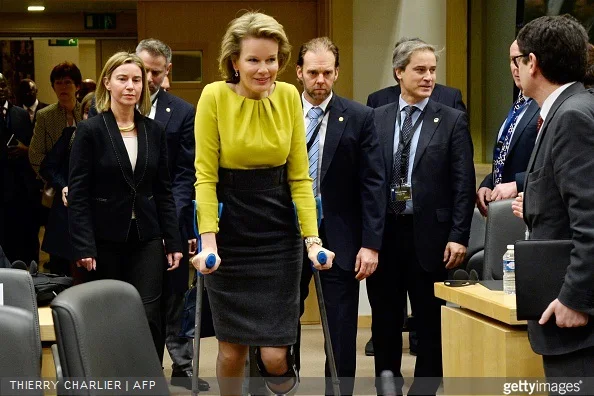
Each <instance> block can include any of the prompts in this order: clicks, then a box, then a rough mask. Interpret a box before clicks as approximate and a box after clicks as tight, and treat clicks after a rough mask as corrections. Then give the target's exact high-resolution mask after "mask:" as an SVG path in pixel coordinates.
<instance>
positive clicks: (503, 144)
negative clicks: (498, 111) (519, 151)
mask: <svg viewBox="0 0 594 396" xmlns="http://www.w3.org/2000/svg"><path fill="white" fill-rule="evenodd" d="M527 103H528V102H527V101H526V97H524V95H523V94H522V92H520V94H519V95H518V99H517V100H516V102H515V103H514V107H513V109H512V111H510V113H509V114H508V117H507V119H506V121H505V124H504V127H503V128H504V129H503V131H502V132H501V136H500V137H499V139H498V141H497V148H496V149H495V155H494V156H493V184H494V185H498V184H499V183H501V179H502V177H503V167H504V165H505V159H506V158H507V153H508V151H509V146H510V144H511V140H512V137H513V135H514V131H515V129H516V124H517V123H518V117H519V116H520V114H522V111H523V110H524V108H525V107H526V105H527Z"/></svg>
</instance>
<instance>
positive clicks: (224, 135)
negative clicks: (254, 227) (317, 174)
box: [194, 81, 318, 236]
mask: <svg viewBox="0 0 594 396" xmlns="http://www.w3.org/2000/svg"><path fill="white" fill-rule="evenodd" d="M194 131H195V132H194V133H195V135H196V161H195V165H196V179H197V180H196V199H197V201H198V228H199V230H200V233H201V234H203V233H207V232H217V231H218V227H217V211H218V200H217V194H216V184H217V183H218V181H219V176H218V170H219V167H222V168H230V169H257V168H269V167H275V166H280V165H283V164H285V163H286V164H287V178H288V182H289V186H290V189H291V196H292V199H293V202H295V205H296V206H297V214H298V217H299V223H300V224H301V232H302V235H305V236H317V235H318V227H317V221H316V208H315V201H314V197H313V191H312V179H311V178H310V177H309V164H308V159H307V149H306V144H305V125H304V121H303V110H302V107H301V98H300V96H299V92H298V91H297V89H296V88H295V87H294V86H293V85H291V84H287V83H283V82H276V87H275V89H274V91H273V92H272V94H271V95H269V96H268V97H267V98H264V99H260V100H254V99H249V98H246V97H244V96H241V95H238V94H236V93H235V92H234V91H233V90H232V89H231V88H230V87H229V86H228V85H227V83H225V82H224V81H218V82H215V83H212V84H208V85H207V86H206V87H204V90H203V91H202V95H201V97H200V100H199V101H198V107H197V109H196V125H195V128H194ZM223 210H225V208H223Z"/></svg>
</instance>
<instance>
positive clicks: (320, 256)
mask: <svg viewBox="0 0 594 396" xmlns="http://www.w3.org/2000/svg"><path fill="white" fill-rule="evenodd" d="M327 261H328V257H327V256H326V252H318V263H320V264H321V265H324V264H326V262H327Z"/></svg>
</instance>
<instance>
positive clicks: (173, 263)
mask: <svg viewBox="0 0 594 396" xmlns="http://www.w3.org/2000/svg"><path fill="white" fill-rule="evenodd" d="M183 256H184V255H183V254H181V253H180V252H175V253H167V264H169V268H167V271H173V270H174V269H176V268H177V267H178V266H179V260H181V258H182V257H183Z"/></svg>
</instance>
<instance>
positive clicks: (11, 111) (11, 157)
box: [0, 74, 40, 264]
mask: <svg viewBox="0 0 594 396" xmlns="http://www.w3.org/2000/svg"><path fill="white" fill-rule="evenodd" d="M9 98H10V87H9V85H8V80H7V79H6V78H5V77H4V76H3V75H2V74H0V172H2V199H1V205H2V210H1V211H2V213H3V219H2V220H3V221H2V223H1V226H0V227H1V228H2V231H1V232H0V245H2V247H3V248H4V251H5V253H6V257H8V259H9V260H10V261H15V260H23V261H24V262H26V263H27V264H29V263H30V262H31V261H32V260H35V261H39V239H38V237H37V230H38V227H37V228H35V227H33V226H32V224H35V223H36V219H35V215H34V210H33V209H34V208H35V206H36V204H38V201H39V199H40V198H37V200H36V197H39V193H38V191H39V190H38V187H37V184H36V182H35V173H34V172H33V169H32V168H31V165H30V164H29V160H28V157H27V153H28V151H29V143H30V142H31V137H32V136H33V126H32V124H31V122H30V120H29V116H28V115H27V112H26V111H25V110H23V109H21V108H20V107H17V106H13V105H12V103H10V102H9V101H8V99H9ZM36 193H37V194H36Z"/></svg>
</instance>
